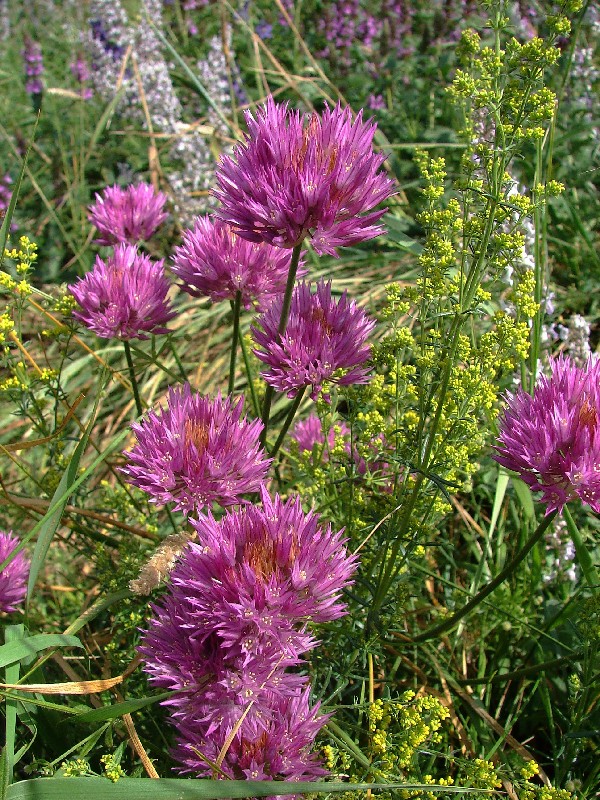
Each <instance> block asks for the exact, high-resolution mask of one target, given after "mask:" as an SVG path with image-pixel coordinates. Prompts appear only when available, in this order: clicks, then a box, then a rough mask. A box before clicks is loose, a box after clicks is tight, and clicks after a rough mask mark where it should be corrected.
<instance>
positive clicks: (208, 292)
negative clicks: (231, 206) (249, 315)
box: [173, 217, 306, 308]
mask: <svg viewBox="0 0 600 800" xmlns="http://www.w3.org/2000/svg"><path fill="white" fill-rule="evenodd" d="M291 257H292V256H291V252H289V251H286V250H281V248H278V247H271V245H269V244H264V243H262V242H261V243H257V242H249V241H247V240H246V239H241V238H240V237H239V236H238V235H237V234H236V233H235V232H234V230H233V228H232V227H231V226H230V225H228V224H227V223H226V222H222V221H221V220H219V219H216V220H215V219H212V218H211V217H198V218H197V219H196V222H195V225H194V229H193V230H187V231H184V234H183V244H182V245H181V246H180V247H177V248H176V250H175V255H174V257H173V261H174V262H175V266H174V267H173V272H174V273H175V274H176V275H178V276H179V277H180V278H181V279H182V280H183V285H182V287H181V288H182V289H184V290H185V291H186V292H188V293H189V294H191V295H193V296H194V297H202V296H208V297H210V298H211V300H213V301H214V302H217V301H219V300H227V299H231V300H234V299H235V296H236V293H237V292H238V291H239V292H241V297H242V304H243V306H244V308H251V307H252V305H253V303H254V302H257V303H258V305H259V308H264V307H265V306H266V305H267V304H268V303H269V302H270V301H271V300H273V299H274V298H275V297H276V296H277V295H279V294H282V293H283V291H284V289H285V284H286V280H287V275H288V271H289V267H290V261H291ZM299 273H300V275H303V274H306V270H303V269H300V270H299Z"/></svg>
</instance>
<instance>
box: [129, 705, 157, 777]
mask: <svg viewBox="0 0 600 800" xmlns="http://www.w3.org/2000/svg"><path fill="white" fill-rule="evenodd" d="M123 722H124V723H125V727H126V728H127V733H128V734H129V741H130V742H131V746H132V747H133V749H134V750H135V752H136V753H137V754H138V756H139V757H140V761H141V762H142V764H143V765H144V769H145V770H146V773H147V774H148V775H149V776H150V777H151V778H159V777H160V775H159V774H158V772H157V771H156V770H155V769H154V764H153V763H152V761H151V760H150V758H149V756H148V753H147V752H146V751H145V749H144V745H143V744H142V743H141V741H140V737H139V736H138V735H137V731H136V729H135V725H134V724H133V718H132V716H131V714H123Z"/></svg>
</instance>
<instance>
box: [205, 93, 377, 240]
mask: <svg viewBox="0 0 600 800" xmlns="http://www.w3.org/2000/svg"><path fill="white" fill-rule="evenodd" d="M246 123H247V125H248V130H249V133H248V135H247V136H246V141H245V142H243V143H242V144H240V145H238V146H237V147H236V149H235V150H234V155H233V158H232V157H229V156H224V157H223V158H222V159H221V162H220V165H219V168H218V170H217V175H216V178H217V183H218V185H219V188H218V189H217V190H215V192H214V194H215V196H216V197H217V198H218V199H219V200H220V201H221V203H222V206H223V207H222V208H221V209H220V210H219V211H217V214H218V216H219V217H220V218H221V219H223V220H225V221H226V222H229V223H230V224H231V225H233V226H234V227H235V228H236V230H238V231H239V234H240V236H243V237H244V238H245V239H248V240H249V241H251V242H268V243H269V244H272V245H276V246H277V247H294V246H296V245H298V244H300V242H302V241H303V240H304V238H305V237H306V236H310V237H311V239H312V244H313V247H314V248H315V250H316V251H317V253H328V254H330V255H334V256H335V255H337V252H336V248H337V247H340V246H345V245H351V244H356V243H357V242H362V241H365V240H366V239H371V238H373V237H374V236H378V235H379V234H380V233H382V232H383V227H382V226H381V225H377V224H376V223H377V222H378V221H379V220H380V219H381V217H382V216H383V214H384V213H385V209H384V210H379V211H373V210H372V209H373V208H374V207H375V206H376V205H377V204H378V203H380V202H381V201H383V200H386V199H387V198H388V197H389V196H390V195H391V194H392V190H393V182H392V181H391V180H390V179H389V178H387V177H386V175H385V173H383V172H380V171H379V168H380V166H381V164H382V163H383V161H384V160H385V156H384V155H379V154H375V153H374V152H373V149H372V141H373V136H374V134H375V128H376V125H375V123H374V122H363V121H362V111H361V112H359V114H358V116H357V117H356V118H355V119H354V121H353V120H352V113H351V111H350V109H349V108H346V109H343V110H342V108H341V107H340V106H339V105H338V106H337V107H336V108H335V109H333V110H331V109H329V108H327V109H325V111H324V112H323V114H322V115H321V116H319V115H317V114H310V115H308V114H300V113H299V112H297V111H290V110H289V109H288V106H287V104H284V105H278V104H276V103H275V102H274V100H273V99H272V98H269V99H268V100H267V103H266V105H265V106H264V107H262V108H260V109H259V110H258V112H257V114H256V117H253V116H252V114H251V113H250V112H246ZM365 212H366V213H365Z"/></svg>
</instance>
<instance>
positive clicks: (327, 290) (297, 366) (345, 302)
mask: <svg viewBox="0 0 600 800" xmlns="http://www.w3.org/2000/svg"><path fill="white" fill-rule="evenodd" d="M282 304H283V298H281V297H280V298H278V299H277V300H275V301H274V302H273V304H272V305H271V307H270V308H269V309H268V311H266V312H265V313H264V314H263V315H262V316H261V317H259V319H258V326H259V327H254V326H253V327H252V328H251V331H252V335H253V337H254V340H255V342H256V343H257V344H258V345H259V349H256V350H254V351H253V352H254V354H255V355H256V357H257V358H259V359H260V360H261V361H263V362H264V363H265V364H266V365H267V366H268V369H267V370H266V371H265V372H262V373H261V374H262V376H263V377H264V379H265V380H266V382H267V383H268V384H269V385H270V386H272V387H273V388H274V389H275V390H276V391H278V392H287V394H288V396H290V397H293V396H294V395H295V394H296V392H297V391H298V390H299V389H301V388H302V387H304V386H311V387H312V389H311V396H312V397H313V399H314V398H316V397H317V395H318V394H319V392H320V391H321V389H322V384H323V382H324V381H333V382H334V383H338V384H340V385H342V386H346V385H349V384H352V383H367V381H368V379H369V369H368V367H366V366H364V365H365V362H366V361H367V360H368V359H369V358H370V356H371V348H370V346H369V345H368V344H366V340H367V337H368V336H369V334H370V333H371V331H372V330H373V328H374V327H375V322H374V321H373V320H371V319H369V317H367V315H366V314H365V312H364V311H363V310H362V309H361V308H359V307H358V306H357V305H356V303H355V302H354V301H353V300H349V299H348V297H347V295H346V292H344V294H343V295H342V296H341V297H340V298H339V300H334V299H333V298H332V296H331V283H325V282H323V281H319V283H318V284H317V291H316V293H315V294H312V293H311V291H310V287H309V285H308V284H306V283H300V284H298V286H297V287H296V288H295V289H294V293H293V295H292V302H291V307H290V315H289V318H288V324H287V328H286V330H285V333H284V334H283V336H280V335H279V333H278V327H279V318H280V315H281V307H282Z"/></svg>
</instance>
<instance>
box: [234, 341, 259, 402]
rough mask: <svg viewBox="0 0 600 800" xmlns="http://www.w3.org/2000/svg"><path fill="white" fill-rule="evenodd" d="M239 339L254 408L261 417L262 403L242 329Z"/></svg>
mask: <svg viewBox="0 0 600 800" xmlns="http://www.w3.org/2000/svg"><path fill="white" fill-rule="evenodd" d="M238 338H239V341H240V348H241V350H242V358H243V359H244V368H245V370H246V380H247V382H248V388H249V389H250V398H251V400H252V408H253V409H254V413H255V414H256V416H257V417H260V403H259V402H258V397H257V394H256V389H255V387H254V380H253V376H252V368H251V367H250V358H249V357H248V350H247V348H246V342H245V341H244V334H243V332H242V330H241V329H240V330H239V331H238Z"/></svg>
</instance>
